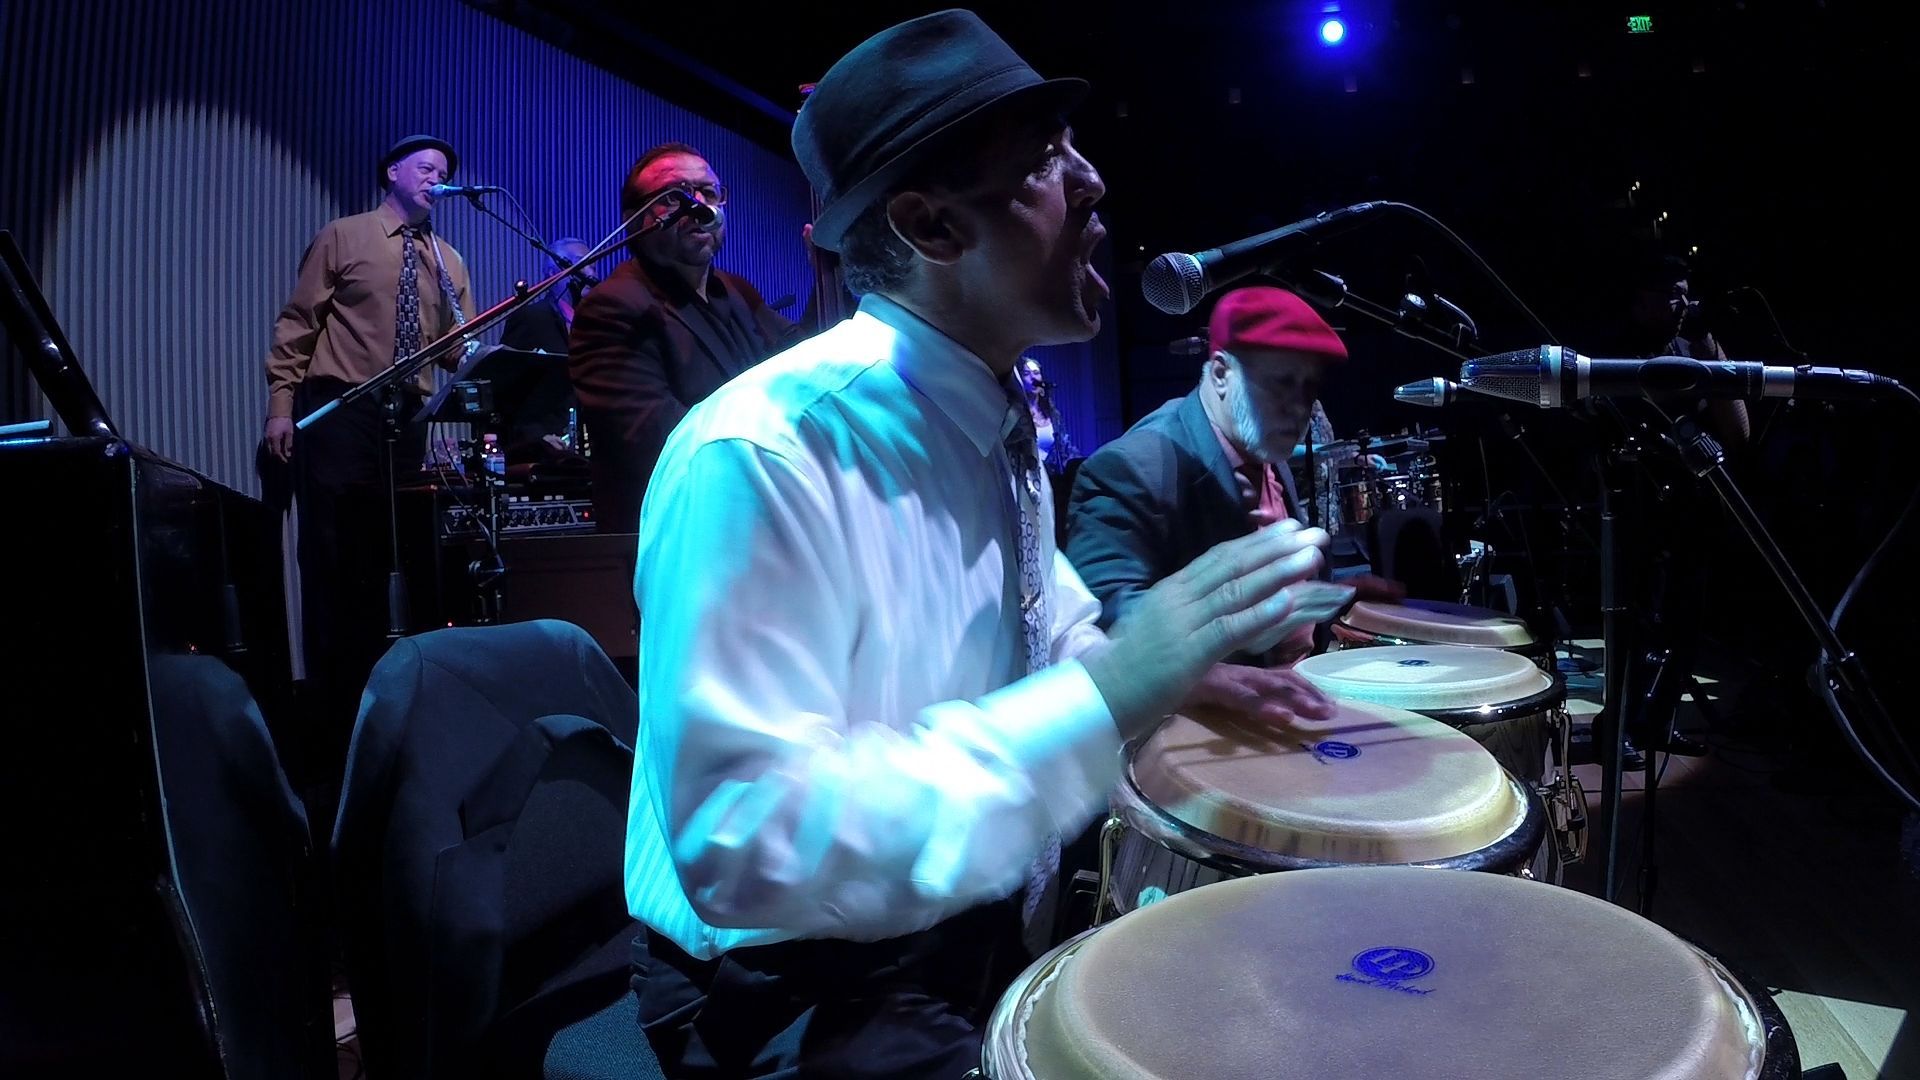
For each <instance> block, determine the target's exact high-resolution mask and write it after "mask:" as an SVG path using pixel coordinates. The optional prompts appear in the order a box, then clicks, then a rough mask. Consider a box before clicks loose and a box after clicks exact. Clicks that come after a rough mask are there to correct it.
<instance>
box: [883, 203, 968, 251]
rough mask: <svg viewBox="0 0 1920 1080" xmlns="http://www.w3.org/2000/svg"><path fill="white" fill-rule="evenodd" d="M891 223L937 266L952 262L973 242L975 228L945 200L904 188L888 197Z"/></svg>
mask: <svg viewBox="0 0 1920 1080" xmlns="http://www.w3.org/2000/svg"><path fill="white" fill-rule="evenodd" d="M887 224H889V225H891V226H893V232H894V235H895V236H898V237H899V238H900V239H901V240H903V241H905V242H906V244H907V246H908V247H911V248H913V250H914V251H915V252H917V253H918V254H919V256H920V257H921V258H923V259H925V260H927V261H928V262H930V263H933V264H934V265H936V266H952V265H953V264H954V263H956V262H959V261H960V256H961V255H962V254H964V253H965V252H966V250H967V248H968V247H970V246H971V244H972V235H971V231H970V230H969V229H968V228H967V227H966V225H965V224H964V223H963V222H961V221H960V220H959V216H958V215H957V214H955V213H954V212H953V210H952V209H951V207H949V206H948V205H946V204H945V203H944V201H943V200H941V199H939V198H937V197H935V196H929V195H926V194H924V193H922V192H918V191H903V192H901V193H899V194H898V195H895V196H893V197H892V198H891V199H888V200H887Z"/></svg>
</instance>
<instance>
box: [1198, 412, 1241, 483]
mask: <svg viewBox="0 0 1920 1080" xmlns="http://www.w3.org/2000/svg"><path fill="white" fill-rule="evenodd" d="M1207 426H1208V427H1210V428H1212V429H1213V437H1214V438H1216V439H1219V440H1220V449H1221V450H1222V451H1223V452H1225V453H1226V455H1227V467H1228V468H1230V469H1232V470H1233V471H1234V472H1239V471H1240V470H1241V469H1244V468H1246V467H1247V459H1246V457H1244V456H1243V455H1242V454H1241V453H1240V451H1238V450H1236V449H1234V447H1233V442H1232V440H1230V439H1228V438H1227V433H1226V432H1224V431H1221V430H1220V425H1219V424H1216V423H1214V422H1213V417H1211V416H1209V417H1207Z"/></svg>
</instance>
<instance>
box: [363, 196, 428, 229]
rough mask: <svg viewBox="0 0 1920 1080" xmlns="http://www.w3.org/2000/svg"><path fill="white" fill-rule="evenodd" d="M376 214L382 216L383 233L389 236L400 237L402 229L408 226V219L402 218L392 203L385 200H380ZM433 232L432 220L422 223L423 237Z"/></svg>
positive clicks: (381, 226)
mask: <svg viewBox="0 0 1920 1080" xmlns="http://www.w3.org/2000/svg"><path fill="white" fill-rule="evenodd" d="M376 213H378V214H379V215H380V228H381V231H382V232H384V233H385V234H386V235H388V236H398V235H400V230H401V228H403V227H404V226H405V225H406V224H407V222H406V219H405V218H403V217H401V216H400V214H399V212H398V211H396V210H395V209H394V208H393V206H392V205H391V204H390V203H388V202H387V200H385V199H381V200H380V206H379V209H378V210H377V211H376ZM432 231H433V219H432V218H427V219H425V220H424V221H422V222H420V232H421V235H423V236H424V235H426V234H427V233H431V232H432Z"/></svg>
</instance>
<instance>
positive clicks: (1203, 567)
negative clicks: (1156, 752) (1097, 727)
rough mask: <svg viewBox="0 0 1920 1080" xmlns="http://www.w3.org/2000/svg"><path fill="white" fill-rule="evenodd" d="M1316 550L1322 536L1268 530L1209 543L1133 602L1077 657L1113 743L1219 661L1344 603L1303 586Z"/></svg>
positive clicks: (1347, 593) (1323, 588)
mask: <svg viewBox="0 0 1920 1080" xmlns="http://www.w3.org/2000/svg"><path fill="white" fill-rule="evenodd" d="M1326 546H1327V534H1326V533H1325V532H1324V531H1323V530H1320V529H1303V528H1301V527H1300V525H1299V523H1298V522H1294V521H1283V522H1281V523H1279V524H1277V525H1269V526H1267V527H1265V528H1262V529H1256V530H1255V531H1254V532H1253V533H1252V534H1251V535H1248V536H1243V537H1241V538H1240V539H1238V540H1230V541H1228V542H1226V543H1224V544H1220V545H1218V546H1216V547H1214V548H1213V549H1212V550H1210V551H1208V552H1207V553H1206V554H1204V555H1202V556H1200V557H1199V558H1197V559H1195V560H1194V561H1193V562H1191V563H1189V564H1188V565H1187V567H1186V568H1185V569H1184V570H1181V571H1180V572H1179V573H1177V574H1174V575H1173V576H1171V577H1169V578H1167V579H1165V580H1164V581H1161V582H1160V583H1159V584H1157V585H1155V586H1154V587H1153V588H1151V589H1149V590H1147V592H1146V594H1145V595H1143V596H1141V597H1140V598H1139V599H1138V600H1137V601H1135V602H1134V605H1133V607H1132V609H1131V610H1129V611H1128V612H1127V614H1126V615H1125V617H1123V618H1122V619H1121V620H1120V622H1119V623H1118V624H1116V625H1115V626H1114V628H1113V632H1112V634H1111V635H1110V640H1109V641H1108V642H1107V643H1106V644H1104V645H1103V646H1101V647H1099V648H1097V649H1094V650H1091V651H1089V652H1088V653H1086V654H1085V655H1083V656H1082V657H1081V658H1080V659H1081V662H1082V663H1083V664H1085V665H1086V669H1087V674H1088V675H1089V676H1091V677H1092V679H1093V684H1094V686H1095V687H1097V688H1098V689H1099V691H1100V695H1101V697H1102V698H1104V699H1105V700H1106V703H1107V709H1108V711H1109V712H1111V713H1112V714H1113V719H1114V725H1115V726H1116V727H1118V728H1119V729H1120V734H1121V737H1123V738H1129V739H1130V738H1133V737H1134V736H1136V735H1139V734H1142V733H1144V732H1145V731H1147V730H1149V729H1150V728H1151V727H1152V726H1153V725H1154V724H1157V723H1158V722H1159V721H1160V719H1161V718H1162V717H1164V716H1165V715H1166V714H1167V713H1169V712H1171V711H1172V710H1173V709H1174V708H1175V707H1177V706H1178V705H1179V704H1180V702H1181V701H1182V700H1184V699H1185V698H1186V696H1187V694H1188V692H1189V691H1191V690H1192V689H1193V686H1194V684H1195V683H1197V682H1199V681H1200V679H1201V677H1202V676H1204V675H1205V674H1206V673H1207V671H1208V669H1210V668H1212V667H1213V666H1214V664H1216V663H1218V662H1219V661H1220V660H1222V659H1224V658H1226V657H1227V656H1229V655H1231V654H1233V653H1236V652H1240V651H1242V650H1250V649H1251V650H1257V649H1262V648H1267V647H1269V646H1271V645H1272V644H1273V643H1274V642H1277V641H1279V640H1281V639H1283V638H1285V637H1287V636H1288V635H1289V634H1292V633H1293V632H1295V631H1297V630H1299V629H1300V628H1301V627H1303V626H1308V625H1311V624H1313V623H1316V622H1320V621H1323V620H1325V619H1328V618H1331V617H1332V615H1333V614H1334V612H1336V611H1338V610H1339V608H1340V607H1341V606H1344V604H1345V603H1346V601H1347V600H1348V599H1350V598H1351V597H1352V591H1351V590H1349V589H1346V588H1344V587H1338V586H1329V585H1325V584H1324V583H1321V582H1317V581H1314V580H1313V578H1314V577H1315V576H1316V575H1317V574H1318V573H1319V571H1320V567H1321V564H1322V562H1323V560H1324V556H1323V554H1322V549H1323V548H1325V547H1326ZM1336 601H1337V602H1336ZM1329 605H1331V606H1329Z"/></svg>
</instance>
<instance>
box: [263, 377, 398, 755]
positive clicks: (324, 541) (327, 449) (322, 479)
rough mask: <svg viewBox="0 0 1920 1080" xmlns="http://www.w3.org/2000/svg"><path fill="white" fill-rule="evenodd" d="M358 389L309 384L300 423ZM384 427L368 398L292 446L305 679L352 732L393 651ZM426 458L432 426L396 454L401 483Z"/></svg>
mask: <svg viewBox="0 0 1920 1080" xmlns="http://www.w3.org/2000/svg"><path fill="white" fill-rule="evenodd" d="M350 385H351V384H349V383H345V382H342V381H340V380H339V379H330V378H324V377H321V378H310V379H307V380H306V381H305V382H303V383H301V384H300V385H299V387H297V388H296V390H295V391H294V415H295V416H296V417H300V416H305V415H307V414H308V413H310V412H312V411H313V410H314V409H317V408H319V407H320V406H322V405H324V404H326V403H327V402H329V401H331V400H333V399H334V398H336V397H338V396H339V395H340V394H342V393H344V392H346V391H347V390H348V389H349V388H350ZM420 404H421V398H420V395H419V394H418V393H416V392H414V391H411V390H408V391H403V392H402V393H401V395H400V415H401V416H402V417H403V418H405V417H410V416H412V415H413V414H414V413H416V412H418V411H419V409H420ZM385 424H386V420H385V413H384V407H383V406H382V404H381V403H380V402H379V401H378V400H376V398H366V399H362V400H361V401H358V402H355V403H354V404H353V405H350V406H345V407H342V408H339V409H336V410H334V411H333V412H332V413H331V414H329V415H328V416H327V417H326V418H324V419H323V420H321V421H320V422H319V423H316V424H314V425H313V426H312V427H310V428H307V429H306V430H304V431H301V432H298V433H297V434H296V435H295V436H294V442H293V462H292V465H293V483H294V498H295V500H296V502H297V504H298V506H299V512H300V538H299V552H300V605H301V629H302V632H303V634H304V637H305V642H306V660H307V678H308V680H309V684H310V685H311V686H312V687H313V688H314V689H315V690H316V691H317V692H318V693H317V696H318V698H319V700H320V701H321V703H322V706H323V709H324V710H325V712H326V713H327V715H328V722H329V723H331V722H332V721H333V719H334V718H335V715H336V714H339V713H342V712H344V724H345V725H346V726H345V731H351V727H352V721H353V716H354V713H355V711H356V710H357V708H358V702H359V699H360V693H361V691H362V690H363V689H365V688H366V683H367V675H368V673H369V672H371V671H372V670H373V665H374V664H375V663H376V662H378V661H379V659H380V657H381V655H382V654H383V653H384V652H385V651H386V647H387V639H386V633H387V599H386V597H387V591H386V583H387V571H388V569H389V564H390V561H391V552H392V543H391V539H390V536H391V534H390V532H389V530H388V522H387V493H386V484H385V477H384V476H383V474H382V468H383V466H384V464H385V455H386V427H385ZM425 454H426V425H424V424H407V425H406V426H404V427H403V428H402V429H401V434H400V440H399V442H398V443H397V444H396V447H395V467H396V470H397V471H396V475H397V476H399V477H400V478H401V479H402V480H406V479H409V478H412V477H414V476H416V475H417V474H418V473H419V471H420V463H421V460H422V459H423V458H424V457H425ZM343 734H344V733H341V734H336V735H335V736H334V737H335V739H341V738H343ZM340 749H344V742H343V743H342V745H341V747H340Z"/></svg>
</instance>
